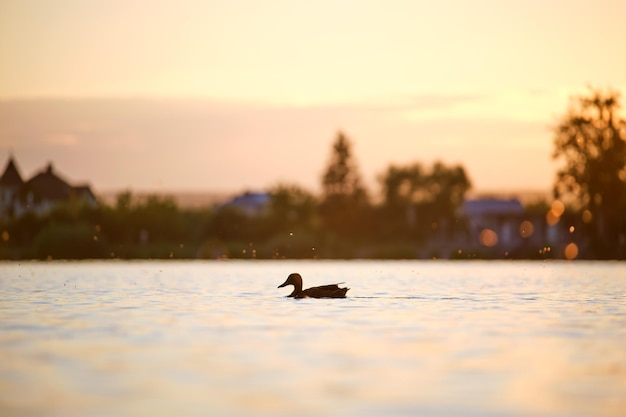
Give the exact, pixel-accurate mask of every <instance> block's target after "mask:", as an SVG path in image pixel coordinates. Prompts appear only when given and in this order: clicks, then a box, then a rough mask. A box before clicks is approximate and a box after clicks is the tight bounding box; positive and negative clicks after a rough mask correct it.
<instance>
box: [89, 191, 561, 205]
mask: <svg viewBox="0 0 626 417" xmlns="http://www.w3.org/2000/svg"><path fill="white" fill-rule="evenodd" d="M126 191H130V192H131V193H132V195H133V197H134V198H135V199H138V200H142V199H144V198H147V197H148V196H154V195H156V196H159V197H169V198H172V199H173V200H174V201H175V202H176V204H177V205H178V207H180V208H191V209H193V208H204V207H212V206H215V205H218V204H222V203H225V202H226V201H228V200H230V199H232V198H233V197H234V196H236V195H239V194H242V193H243V192H245V190H240V191H231V192H227V191H175V190H133V189H120V190H105V191H100V192H98V191H96V195H97V197H98V198H99V199H101V200H102V201H103V202H104V203H106V204H108V205H114V204H115V201H116V198H117V196H118V195H119V194H120V193H123V192H126ZM254 191H262V190H254ZM550 196H551V193H550V190H540V189H533V190H531V189H527V190H509V191H504V190H470V191H468V193H467V198H470V199H474V198H487V197H496V198H501V199H514V198H515V199H518V200H520V202H521V203H522V204H527V203H533V202H536V201H541V200H547V201H550Z"/></svg>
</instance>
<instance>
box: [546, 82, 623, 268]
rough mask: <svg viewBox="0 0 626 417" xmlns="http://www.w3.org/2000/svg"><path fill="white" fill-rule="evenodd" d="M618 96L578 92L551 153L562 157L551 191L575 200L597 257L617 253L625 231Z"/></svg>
mask: <svg viewBox="0 0 626 417" xmlns="http://www.w3.org/2000/svg"><path fill="white" fill-rule="evenodd" d="M619 99H620V96H619V93H617V92H614V91H607V92H602V91H600V90H591V91H590V92H589V94H588V95H586V96H579V97H577V100H576V101H574V102H573V105H572V107H571V108H570V110H569V112H568V113H567V115H566V116H564V117H563V119H562V120H561V122H560V124H559V125H558V127H557V128H556V136H555V140H554V154H553V157H554V158H555V159H563V160H564V166H563V167H562V168H561V169H560V170H559V171H558V172H557V179H556V182H555V185H554V195H555V197H556V198H568V197H570V198H573V199H574V202H575V203H577V204H578V206H579V207H580V209H581V210H582V213H584V216H583V220H584V221H585V222H587V223H589V226H590V233H591V238H592V240H591V242H592V246H593V249H594V250H595V251H596V255H597V256H599V257H613V256H616V255H618V253H619V250H620V249H619V246H620V245H621V246H624V243H623V241H622V242H620V239H621V240H623V236H624V233H625V232H626V230H625V226H626V225H625V222H624V217H625V215H624V213H626V122H625V121H624V120H623V119H621V118H619V117H618V115H617V110H618V109H619V107H620V103H619Z"/></svg>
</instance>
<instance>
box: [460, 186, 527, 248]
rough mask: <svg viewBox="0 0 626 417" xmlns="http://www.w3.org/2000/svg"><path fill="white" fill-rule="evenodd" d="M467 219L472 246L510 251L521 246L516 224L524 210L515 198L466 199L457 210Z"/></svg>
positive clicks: (520, 221) (521, 241) (522, 219)
mask: <svg viewBox="0 0 626 417" xmlns="http://www.w3.org/2000/svg"><path fill="white" fill-rule="evenodd" d="M461 211H462V214H463V215H464V216H465V218H467V221H468V226H469V235H470V240H471V243H472V244H478V243H480V244H481V245H482V246H485V247H494V246H497V247H500V248H502V249H504V250H513V249H516V248H517V247H519V246H520V245H522V244H523V240H524V237H523V236H521V235H520V224H521V223H522V222H523V221H524V207H523V206H522V203H521V202H520V201H519V200H517V199H498V198H479V199H475V200H466V201H464V202H463V206H462V208H461Z"/></svg>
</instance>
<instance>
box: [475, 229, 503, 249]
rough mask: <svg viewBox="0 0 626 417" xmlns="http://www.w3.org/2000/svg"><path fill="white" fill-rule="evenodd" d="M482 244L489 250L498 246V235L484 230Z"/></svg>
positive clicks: (489, 230)
mask: <svg viewBox="0 0 626 417" xmlns="http://www.w3.org/2000/svg"><path fill="white" fill-rule="evenodd" d="M479 240H480V243H481V244H482V245H483V246H486V247H488V248H490V247H492V246H495V245H497V244H498V234H497V233H496V232H494V231H493V230H491V229H483V230H482V231H481V232H480V236H479Z"/></svg>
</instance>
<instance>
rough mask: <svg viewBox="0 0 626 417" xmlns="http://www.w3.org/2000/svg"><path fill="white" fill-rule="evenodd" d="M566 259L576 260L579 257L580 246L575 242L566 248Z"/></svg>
mask: <svg viewBox="0 0 626 417" xmlns="http://www.w3.org/2000/svg"><path fill="white" fill-rule="evenodd" d="M564 254H565V259H569V260H572V259H576V257H577V256H578V245H576V244H575V243H574V242H571V243H569V244H568V245H567V246H566V247H565V253H564Z"/></svg>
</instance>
